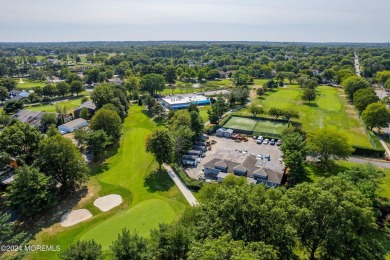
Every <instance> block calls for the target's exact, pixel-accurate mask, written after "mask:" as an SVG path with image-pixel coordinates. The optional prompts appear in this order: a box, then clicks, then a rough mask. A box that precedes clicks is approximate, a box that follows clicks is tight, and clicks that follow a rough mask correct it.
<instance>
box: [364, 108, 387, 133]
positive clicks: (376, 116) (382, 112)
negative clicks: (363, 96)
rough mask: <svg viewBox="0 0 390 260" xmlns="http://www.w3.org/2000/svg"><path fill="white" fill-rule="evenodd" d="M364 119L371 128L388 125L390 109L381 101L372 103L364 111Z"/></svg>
mask: <svg viewBox="0 0 390 260" xmlns="http://www.w3.org/2000/svg"><path fill="white" fill-rule="evenodd" d="M362 119H363V122H364V123H365V124H366V126H367V127H368V128H369V129H370V130H372V129H373V128H375V127H377V128H382V127H388V125H389V123H390V111H389V109H388V108H387V107H386V105H385V104H383V103H381V102H377V103H372V104H370V105H368V106H367V108H366V109H365V110H364V111H363V113H362Z"/></svg>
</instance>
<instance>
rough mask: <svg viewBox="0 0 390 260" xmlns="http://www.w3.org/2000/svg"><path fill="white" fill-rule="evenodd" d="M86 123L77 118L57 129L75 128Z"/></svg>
mask: <svg viewBox="0 0 390 260" xmlns="http://www.w3.org/2000/svg"><path fill="white" fill-rule="evenodd" d="M86 122H87V120H85V119H83V118H77V119H75V120H72V121H69V122H68V123H65V124H63V125H60V126H58V127H61V126H66V127H69V128H72V127H75V126H79V125H81V124H85V123H86Z"/></svg>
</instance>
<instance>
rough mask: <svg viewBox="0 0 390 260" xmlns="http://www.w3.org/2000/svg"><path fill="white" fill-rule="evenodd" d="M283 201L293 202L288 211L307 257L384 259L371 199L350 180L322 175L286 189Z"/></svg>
mask: <svg viewBox="0 0 390 260" xmlns="http://www.w3.org/2000/svg"><path fill="white" fill-rule="evenodd" d="M286 200H288V203H289V204H291V205H292V207H289V208H288V210H289V211H290V215H291V223H292V224H293V226H294V227H295V230H296V232H297V236H298V239H299V243H300V245H301V246H302V247H303V248H304V250H305V251H306V252H307V253H308V254H309V256H310V259H316V258H317V257H320V258H323V257H325V258H328V259H345V258H348V259H349V258H353V259H382V258H383V249H382V248H381V246H380V244H379V243H378V241H377V240H376V239H375V235H374V231H375V229H376V224H375V219H374V213H373V211H372V205H371V202H370V200H368V199H366V198H365V197H364V196H363V195H362V194H361V193H360V192H359V191H358V190H357V189H356V188H355V187H354V186H353V185H352V184H351V183H349V182H347V181H345V180H343V179H341V178H338V177H330V178H327V179H323V178H321V179H320V180H319V181H318V182H317V183H314V184H310V183H303V184H299V185H297V186H295V188H293V189H290V190H288V191H287V193H286Z"/></svg>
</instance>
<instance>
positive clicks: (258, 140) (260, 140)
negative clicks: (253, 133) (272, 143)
mask: <svg viewBox="0 0 390 260" xmlns="http://www.w3.org/2000/svg"><path fill="white" fill-rule="evenodd" d="M262 142H263V137H262V136H259V137H257V141H256V143H258V144H261V143H262Z"/></svg>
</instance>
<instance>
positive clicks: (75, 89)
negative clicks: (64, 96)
mask: <svg viewBox="0 0 390 260" xmlns="http://www.w3.org/2000/svg"><path fill="white" fill-rule="evenodd" d="M84 90H85V87H84V84H83V82H81V81H80V80H74V81H72V83H70V87H69V92H70V93H71V94H72V95H73V93H76V95H77V96H78V95H79V93H80V92H83V91H84Z"/></svg>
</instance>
